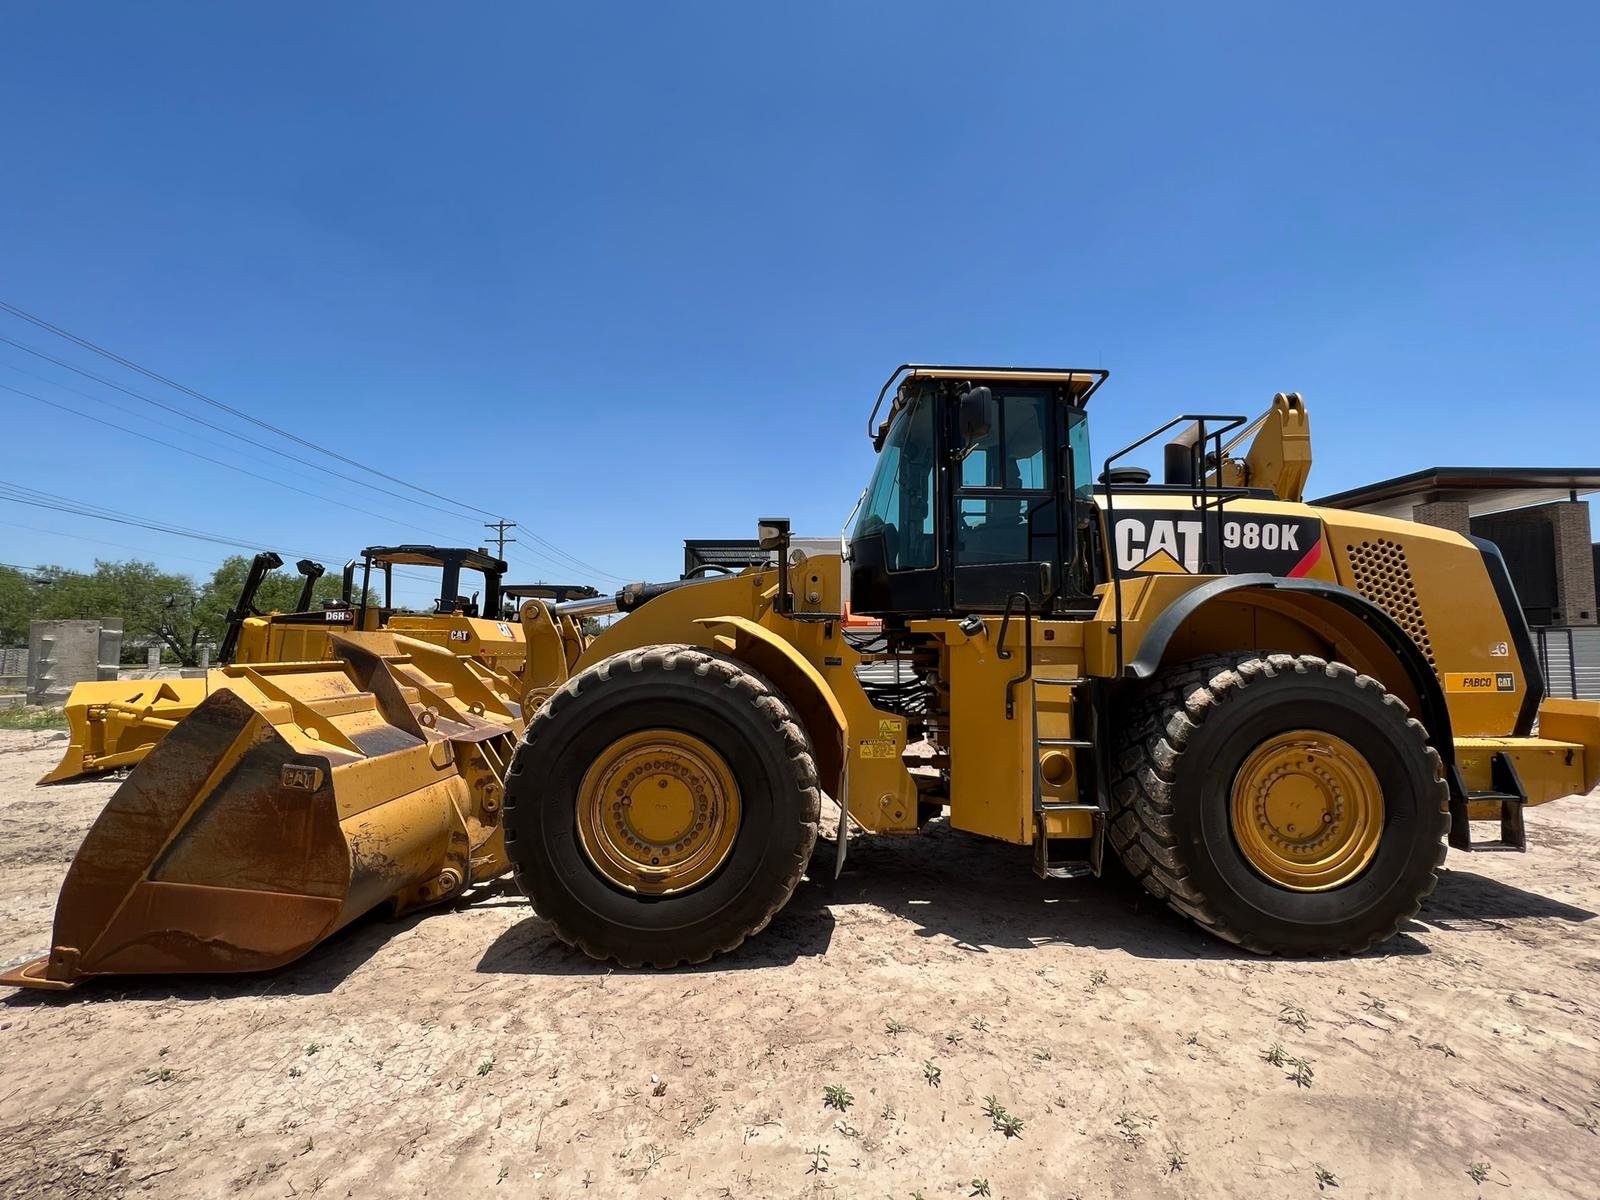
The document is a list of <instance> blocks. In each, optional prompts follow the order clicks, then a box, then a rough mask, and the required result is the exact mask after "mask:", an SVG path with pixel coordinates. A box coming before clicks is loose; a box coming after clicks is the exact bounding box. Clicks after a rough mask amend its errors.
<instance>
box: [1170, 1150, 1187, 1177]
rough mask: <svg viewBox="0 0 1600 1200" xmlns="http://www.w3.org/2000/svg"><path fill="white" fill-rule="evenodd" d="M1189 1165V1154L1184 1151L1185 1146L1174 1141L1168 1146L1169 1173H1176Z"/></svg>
mask: <svg viewBox="0 0 1600 1200" xmlns="http://www.w3.org/2000/svg"><path fill="white" fill-rule="evenodd" d="M1188 1165H1189V1156H1188V1155H1187V1154H1185V1153H1184V1152H1183V1147H1182V1146H1180V1145H1178V1143H1177V1142H1173V1143H1172V1144H1171V1145H1170V1146H1168V1147H1167V1174H1168V1175H1176V1174H1177V1173H1178V1172H1179V1171H1181V1170H1183V1169H1184V1168H1185V1167H1186V1166H1188Z"/></svg>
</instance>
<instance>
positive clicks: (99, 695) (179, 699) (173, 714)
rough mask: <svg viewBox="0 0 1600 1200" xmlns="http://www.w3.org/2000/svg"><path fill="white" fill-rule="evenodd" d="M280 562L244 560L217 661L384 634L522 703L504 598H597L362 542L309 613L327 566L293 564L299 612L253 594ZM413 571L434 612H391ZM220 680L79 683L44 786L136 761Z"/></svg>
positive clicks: (517, 652) (481, 564) (440, 553)
mask: <svg viewBox="0 0 1600 1200" xmlns="http://www.w3.org/2000/svg"><path fill="white" fill-rule="evenodd" d="M282 565H283V560H282V559H281V558H280V557H279V556H278V555H276V554H273V553H272V552H270V551H267V552H263V553H261V554H257V555H256V556H255V559H254V560H253V561H252V562H251V564H250V570H249V572H248V573H247V575H246V577H245V582H244V585H243V587H242V588H241V590H240V594H239V599H238V601H237V602H236V603H235V605H234V607H233V609H232V610H231V611H230V612H229V613H228V629H227V632H226V634H225V635H224V636H223V640H222V644H221V646H220V647H219V649H218V655H217V660H218V662H219V664H220V665H222V666H231V665H235V664H238V665H245V664H263V663H286V662H323V661H327V660H330V659H333V658H334V657H335V655H334V653H333V649H332V643H331V642H330V640H329V635H330V634H332V633H338V632H348V631H351V630H358V631H372V630H378V629H387V630H389V631H390V632H392V633H397V634H402V635H404V636H406V637H410V638H414V639H416V640H418V641H424V642H431V643H433V644H434V645H437V646H441V647H444V648H445V649H448V650H450V651H451V652H452V653H454V654H457V655H460V656H462V657H466V658H472V659H475V660H477V661H478V662H479V663H480V664H481V665H483V666H484V667H485V668H487V669H488V670H489V671H490V672H491V673H492V674H494V675H495V676H496V677H497V678H498V680H499V688H500V690H501V691H502V692H504V693H505V694H507V695H510V696H512V697H513V698H514V699H516V700H517V701H519V702H520V701H521V699H522V694H521V693H522V689H521V687H520V685H519V684H518V682H517V681H518V679H519V678H520V676H521V674H522V668H523V663H524V661H525V658H526V655H525V652H524V645H525V643H524V638H523V633H522V628H521V623H520V618H518V617H516V616H513V615H512V614H511V613H510V612H509V611H507V601H509V600H510V599H512V598H513V597H516V596H521V595H524V594H528V595H544V596H557V597H560V598H563V599H565V598H568V597H570V596H574V595H578V596H584V595H587V596H593V595H596V594H597V593H596V592H595V591H594V589H593V588H588V587H583V586H581V585H563V584H521V585H519V584H504V583H502V582H501V581H502V579H503V577H504V575H505V571H506V564H505V563H504V562H502V561H501V560H499V559H497V558H494V557H492V556H491V555H489V554H488V553H486V552H485V551H483V550H472V549H465V548H458V547H440V546H417V545H406V546H369V547H368V548H367V549H365V550H363V551H362V552H361V557H360V558H359V559H352V560H351V561H350V562H348V563H346V564H345V568H344V575H343V586H342V588H341V591H340V596H339V599H337V600H334V601H331V602H328V603H326V604H324V605H323V606H322V607H320V608H313V607H312V596H313V591H314V589H315V587H316V584H317V581H318V580H319V579H320V578H321V577H322V576H323V574H324V573H325V568H324V567H323V566H322V565H321V564H320V563H316V562H313V561H311V560H310V559H302V560H301V561H300V562H298V563H297V564H295V566H296V569H297V570H298V571H299V573H300V575H301V578H302V579H303V581H304V582H303V583H302V585H301V589H300V596H299V600H298V602H297V603H296V605H295V607H294V609H293V610H291V611H289V612H270V611H262V610H261V609H259V608H257V607H256V597H257V595H258V593H259V591H260V589H261V586H262V584H263V582H264V581H265V580H266V578H267V576H268V575H269V574H270V573H271V572H273V571H275V570H277V569H278V568H279V567H281V566H282ZM408 566H409V567H424V568H430V569H432V570H435V571H437V572H438V573H439V574H438V594H437V597H436V599H435V600H434V602H433V605H432V611H430V612H426V613H407V612H401V611H399V610H397V609H396V608H395V607H394V606H393V596H394V569H395V568H396V567H408ZM358 569H359V570H360V571H361V576H362V577H361V582H360V585H359V590H358V588H357V583H356V578H355V577H356V573H357V571H358ZM463 571H470V572H475V573H477V574H478V575H481V577H482V585H483V586H482V589H481V591H480V592H475V593H474V594H473V595H471V596H466V595H461V594H460V593H461V589H462V572H463ZM374 576H376V577H377V578H376V579H374ZM380 584H381V587H380ZM480 595H481V597H482V599H481V602H480V599H479V596H480ZM573 632H574V634H575V633H576V631H575V630H574V631H573ZM221 679H223V677H222V676H216V675H213V674H212V673H207V674H205V675H202V676H199V677H196V678H181V679H147V680H108V681H101V682H94V683H80V684H78V685H77V686H76V687H74V688H73V690H72V693H71V695H70V696H69V697H68V699H67V703H66V707H65V711H66V717H67V730H68V741H67V749H66V752H65V753H64V754H63V755H62V759H61V761H60V762H59V763H58V764H57V765H56V766H55V768H54V769H53V770H51V771H50V773H49V774H47V775H46V776H45V777H44V778H43V779H41V780H40V781H39V782H40V783H61V782H64V781H66V780H69V779H76V778H80V777H82V776H85V775H94V774H101V773H104V772H107V771H117V770H125V769H127V768H129V767H132V766H135V765H136V764H138V763H139V762H141V761H143V759H144V756H145V755H146V754H148V753H149V752H150V751H151V749H152V748H153V747H154V746H155V745H156V744H157V743H158V742H160V741H161V739H162V738H164V737H165V736H166V735H167V734H168V733H169V732H171V731H172V730H173V729H174V728H176V727H177V724H178V722H180V721H181V720H183V719H184V718H185V717H187V716H188V715H189V714H190V713H191V712H193V711H194V710H195V708H196V707H197V706H198V705H199V704H200V702H201V701H203V700H204V699H205V698H206V697H207V696H208V695H210V694H211V691H212V690H213V688H214V687H217V686H225V683H219V680H221Z"/></svg>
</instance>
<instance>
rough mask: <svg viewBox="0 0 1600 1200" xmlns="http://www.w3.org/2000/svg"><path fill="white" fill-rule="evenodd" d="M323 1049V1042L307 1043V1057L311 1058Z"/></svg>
mask: <svg viewBox="0 0 1600 1200" xmlns="http://www.w3.org/2000/svg"><path fill="white" fill-rule="evenodd" d="M321 1049H322V1043H321V1042H307V1043H306V1057H307V1058H310V1057H311V1056H312V1055H313V1054H315V1053H316V1052H317V1051H318V1050H321Z"/></svg>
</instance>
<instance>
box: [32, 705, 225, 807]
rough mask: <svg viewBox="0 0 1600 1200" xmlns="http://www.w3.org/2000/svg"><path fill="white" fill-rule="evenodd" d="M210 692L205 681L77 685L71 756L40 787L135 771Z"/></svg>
mask: <svg viewBox="0 0 1600 1200" xmlns="http://www.w3.org/2000/svg"><path fill="white" fill-rule="evenodd" d="M208 688H209V684H208V682H207V681H206V680H205V679H148V680H127V681H117V680H107V681H105V682H100V683H80V684H78V685H77V686H76V687H74V688H73V689H72V694H71V695H70V696H68V697H67V704H66V715H67V734H68V741H67V752H66V754H65V755H63V756H62V759H61V762H60V763H58V764H57V765H56V768H55V769H54V770H53V771H51V772H50V773H49V774H48V775H46V776H45V777H44V778H43V779H41V780H39V782H40V783H60V782H62V781H63V780H67V779H76V778H78V777H79V776H80V775H93V774H97V773H99V772H101V771H115V770H118V769H120V768H123V767H131V766H133V765H134V764H135V763H137V762H139V761H140V760H141V759H142V758H144V756H145V755H146V754H148V753H149V752H150V747H152V746H154V745H155V744H156V743H157V742H159V741H160V740H161V739H162V738H164V737H166V736H167V734H168V733H170V732H171V731H172V730H173V728H174V727H175V726H176V725H177V723H178V722H179V721H181V720H183V718H185V717H187V716H188V715H189V714H190V713H192V712H193V711H194V710H195V706H196V705H198V704H199V703H200V702H201V701H202V700H204V699H205V698H206V694H207V691H208Z"/></svg>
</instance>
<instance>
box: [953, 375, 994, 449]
mask: <svg viewBox="0 0 1600 1200" xmlns="http://www.w3.org/2000/svg"><path fill="white" fill-rule="evenodd" d="M993 411H994V393H993V392H991V391H990V390H989V389H988V388H986V387H975V388H972V389H970V390H969V391H965V392H962V393H961V440H962V441H963V442H967V443H969V444H970V443H972V442H975V441H977V440H978V439H979V438H982V437H984V436H986V435H987V434H988V432H989V424H990V420H989V418H990V414H991V413H992V412H993Z"/></svg>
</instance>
